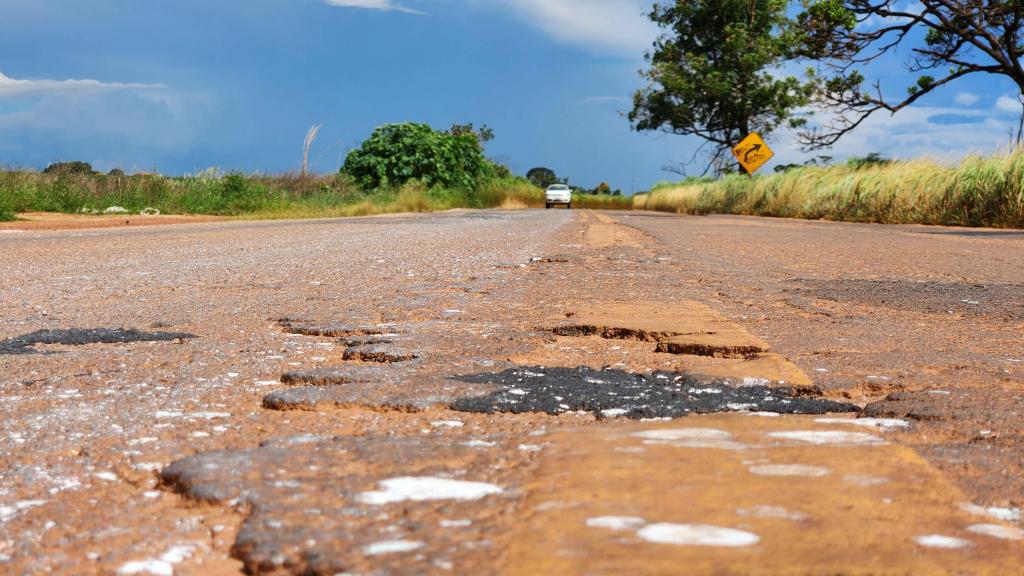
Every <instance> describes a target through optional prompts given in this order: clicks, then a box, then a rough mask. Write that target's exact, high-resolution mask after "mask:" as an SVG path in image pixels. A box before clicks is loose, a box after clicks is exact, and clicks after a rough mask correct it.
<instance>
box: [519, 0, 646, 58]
mask: <svg viewBox="0 0 1024 576" xmlns="http://www.w3.org/2000/svg"><path fill="white" fill-rule="evenodd" d="M500 1H501V2H502V3H504V4H505V5H506V6H508V7H509V8H510V9H512V10H514V11H515V12H517V13H518V14H519V15H520V16H521V17H522V18H523V19H525V20H526V21H527V22H528V23H529V24H531V25H532V26H534V27H536V28H539V29H540V30H542V31H543V32H545V33H546V34H548V35H549V36H551V37H552V38H553V39H555V40H557V41H561V42H566V43H572V44H580V45H584V46H589V47H593V48H597V49H600V50H602V51H607V52H612V53H615V54H621V55H624V56H635V57H640V56H641V55H643V53H644V51H646V50H647V49H649V48H650V47H651V44H652V42H653V41H654V39H655V38H656V37H657V36H658V28H657V26H655V25H654V24H653V23H652V22H651V21H650V20H648V19H647V17H646V16H644V12H645V11H646V10H649V9H650V4H651V3H650V2H648V1H644V0H500Z"/></svg>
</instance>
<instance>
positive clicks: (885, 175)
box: [633, 150, 1024, 228]
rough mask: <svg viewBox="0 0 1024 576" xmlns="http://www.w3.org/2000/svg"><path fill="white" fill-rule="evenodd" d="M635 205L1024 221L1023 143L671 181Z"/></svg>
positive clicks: (850, 217) (995, 223)
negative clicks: (969, 153) (985, 152)
mask: <svg viewBox="0 0 1024 576" xmlns="http://www.w3.org/2000/svg"><path fill="white" fill-rule="evenodd" d="M633 207H634V208H635V209H643V210H660V211H666V212H676V213H685V214H712V213H717V214H747V215H757V216H778V217H787V218H810V219H826V220H841V221H849V222H878V223H887V224H896V223H901V224H942V225H950V226H991V227H1007V228H1024V151H1020V150H1018V151H1014V152H1010V153H1007V154H1004V155H999V156H988V157H982V156H974V157H969V158H966V159H964V160H963V161H962V162H961V163H960V164H959V165H956V166H946V165H941V164H939V163H936V162H933V161H930V160H915V161H909V162H892V163H889V164H883V165H874V166H866V167H855V166H843V165H840V166H826V167H814V166H809V167H804V168H797V169H793V170H790V171H788V172H785V173H783V174H772V175H765V176H758V177H754V178H749V177H746V176H738V175H733V176H727V177H725V178H722V179H720V180H717V181H715V182H710V183H698V184H685V185H680V186H665V187H661V188H658V189H656V190H654V191H652V192H651V193H649V194H646V195H643V196H639V197H636V198H634V199H633Z"/></svg>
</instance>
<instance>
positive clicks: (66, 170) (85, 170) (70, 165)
mask: <svg viewBox="0 0 1024 576" xmlns="http://www.w3.org/2000/svg"><path fill="white" fill-rule="evenodd" d="M43 174H89V175H92V174H94V172H93V169H92V165H91V164H89V163H88V162H79V161H74V162H54V163H53V164H50V165H49V166H47V167H46V169H45V170H43Z"/></svg>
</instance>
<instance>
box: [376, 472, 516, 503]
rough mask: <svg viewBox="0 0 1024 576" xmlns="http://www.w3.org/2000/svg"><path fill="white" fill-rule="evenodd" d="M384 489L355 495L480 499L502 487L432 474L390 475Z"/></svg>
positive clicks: (383, 498) (418, 499)
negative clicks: (394, 476) (412, 475)
mask: <svg viewBox="0 0 1024 576" xmlns="http://www.w3.org/2000/svg"><path fill="white" fill-rule="evenodd" d="M380 487H381V490H379V491H374V492H363V493H362V494H360V495H359V496H357V497H356V499H357V500H358V501H360V502H363V503H364V504H374V505H382V504H391V503H394V502H404V501H406V500H411V501H413V502H422V501H425V500H478V499H480V498H483V497H484V496H490V495H492V494H500V493H501V492H503V489H502V488H501V487H500V486H495V485H494V484H488V483H485V482H468V481H465V480H451V479H448V478H434V477H430V476H421V477H410V476H405V477H401V478H390V479H388V480H382V481H381V482H380Z"/></svg>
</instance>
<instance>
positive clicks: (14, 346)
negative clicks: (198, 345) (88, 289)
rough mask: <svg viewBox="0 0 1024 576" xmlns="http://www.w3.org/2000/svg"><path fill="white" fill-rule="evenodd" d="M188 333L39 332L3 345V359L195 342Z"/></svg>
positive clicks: (0, 348) (119, 330) (0, 351)
mask: <svg viewBox="0 0 1024 576" xmlns="http://www.w3.org/2000/svg"><path fill="white" fill-rule="evenodd" d="M196 337H197V336H196V335H195V334H188V333H186V332H142V331H141V330H135V329H125V328H68V329H63V330H37V331H35V332H32V333H31V334H25V335H23V336H15V337H13V338H8V339H6V340H3V341H0V355H14V354H36V353H38V351H37V350H35V349H34V347H35V346H37V345H61V346H85V345H88V344H126V343H131V342H173V341H175V340H184V339H187V338H196Z"/></svg>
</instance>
